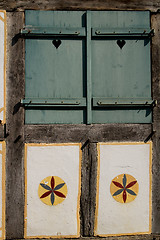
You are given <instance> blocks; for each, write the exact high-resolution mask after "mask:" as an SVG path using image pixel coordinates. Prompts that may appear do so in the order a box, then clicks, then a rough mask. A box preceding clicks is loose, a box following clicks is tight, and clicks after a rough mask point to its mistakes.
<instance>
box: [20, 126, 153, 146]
mask: <svg viewBox="0 0 160 240" xmlns="http://www.w3.org/2000/svg"><path fill="white" fill-rule="evenodd" d="M24 134H25V142H35V143H38V142H46V143H49V142H64V143H65V142H86V141H87V140H89V141H90V142H103V141H104V142H105V141H107V142H108V141H148V140H149V139H150V135H151V134H152V126H151V125H150V124H94V125H85V124H82V125H72V124H71V125H67V124H63V125H61V124H55V125H25V127H24ZM147 139H148V140H147Z"/></svg>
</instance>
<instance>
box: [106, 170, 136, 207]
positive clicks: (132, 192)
mask: <svg viewBox="0 0 160 240" xmlns="http://www.w3.org/2000/svg"><path fill="white" fill-rule="evenodd" d="M138 191H139V185H138V182H137V180H136V179H135V178H134V177H133V176H132V175H129V174H120V175H118V176H116V177H115V178H114V179H113V180H112V182H111V185H110V192H111V195H112V197H113V198H114V199H115V200H116V201H117V202H120V203H129V202H132V201H133V200H134V199H135V198H136V197H137V195H138Z"/></svg>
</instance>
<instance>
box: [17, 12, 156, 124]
mask: <svg viewBox="0 0 160 240" xmlns="http://www.w3.org/2000/svg"><path fill="white" fill-rule="evenodd" d="M25 23H26V26H25V28H24V29H23V30H22V33H23V34H24V36H25V38H26V41H25V43H26V67H25V71H26V81H25V86H26V87H25V99H24V100H23V101H22V102H23V103H24V105H25V107H26V113H25V122H26V123H27V124H45V123H46V124H52V123H73V124H79V123H150V122H152V107H153V106H152V104H153V101H152V99H151V67H150V39H151V36H152V34H151V30H150V14H149V12H148V11H87V12H82V11H78V12H75V11H31V10H27V11H26V13H25Z"/></svg>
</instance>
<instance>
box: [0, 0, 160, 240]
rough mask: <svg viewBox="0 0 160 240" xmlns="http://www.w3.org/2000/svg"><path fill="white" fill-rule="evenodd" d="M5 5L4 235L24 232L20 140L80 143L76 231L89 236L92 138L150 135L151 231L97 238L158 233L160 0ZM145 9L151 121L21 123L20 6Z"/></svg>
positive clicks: (94, 161)
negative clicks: (152, 102)
mask: <svg viewBox="0 0 160 240" xmlns="http://www.w3.org/2000/svg"><path fill="white" fill-rule="evenodd" d="M0 9H2V10H6V11H7V14H6V16H7V66H6V69H7V75H6V124H5V125H1V126H0V140H5V141H6V239H23V237H24V144H25V143H33V142H34V143H44V142H45V143H56V142H57V143H62V142H63V143H65V142H80V143H82V154H83V155H82V173H81V174H82V189H81V190H82V191H81V192H82V195H81V202H80V204H81V212H80V216H81V236H82V238H80V239H84V237H86V238H87V239H91V240H94V239H98V237H94V236H93V230H94V215H95V201H96V173H97V171H96V169H97V151H96V143H97V142H109V141H121V142H123V141H135V142H138V141H144V142H147V141H149V140H152V141H153V160H152V174H153V175H152V234H151V235H138V236H128V237H127V236H121V237H116V238H115V237H107V238H101V239H111V240H113V239H119V240H124V239H125V240H129V239H139V240H142V239H143V240H144V239H147V240H150V239H154V240H159V239H160V187H159V179H160V0H155V1H153V0H152V1H149V0H142V1H138V0H130V1H127V0H123V1H120V0H112V1H111V0H108V1H106V0H90V1H85V0H84V1H80V0H70V1H66V0H55V1H51V0H44V1H40V0H35V1H26V0H21V1H9V0H1V2H0ZM26 9H35V10H150V11H151V28H153V29H155V36H154V37H153V38H152V44H151V51H152V97H153V99H156V100H157V106H156V107H155V108H154V110H153V124H94V125H85V124H83V125H66V124H63V125H58V124H54V125H24V109H23V107H22V106H21V103H20V100H21V99H23V98H24V82H25V78H24V69H25V60H24V55H25V49H24V40H23V39H21V38H19V31H20V29H22V28H23V26H24V10H26Z"/></svg>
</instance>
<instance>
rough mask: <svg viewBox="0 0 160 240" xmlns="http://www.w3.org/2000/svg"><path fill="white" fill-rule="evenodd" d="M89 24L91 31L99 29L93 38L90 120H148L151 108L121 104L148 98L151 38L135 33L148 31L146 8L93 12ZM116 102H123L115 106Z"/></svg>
mask: <svg viewBox="0 0 160 240" xmlns="http://www.w3.org/2000/svg"><path fill="white" fill-rule="evenodd" d="M92 28H93V29H92V34H94V33H95V31H99V32H100V34H99V35H97V36H96V35H94V37H93V39H92V97H93V112H92V114H93V116H92V119H93V123H113V122H114V123H116V122H118V123H149V122H151V110H150V109H144V108H143V107H142V108H138V107H135V108H132V107H128V108H126V106H125V107H124V105H125V104H127V103H129V102H133V103H134V102H137V101H144V102H145V101H148V100H151V72H150V39H149V38H145V37H144V38H143V37H142V38H141V37H139V36H138V37H137V36H135V34H136V32H141V33H142V34H143V32H145V31H149V29H150V15H149V12H147V11H146V12H135V11H110V12H109V11H107V12H92ZM94 30H95V31H94ZM129 32H130V33H131V34H130V35H129ZM106 33H115V34H116V36H114V35H112V36H110V37H108V35H107V34H106ZM124 33H128V36H123V34H124ZM132 34H133V36H132ZM118 40H119V42H120V43H121V44H122V45H121V47H119V45H118V44H117V41H118ZM123 44H124V46H123ZM97 102H101V103H102V104H101V105H98V104H97ZM115 102H116V103H119V102H122V103H123V104H122V106H121V107H118V105H117V107H116V108H115V106H114V103H115ZM107 103H112V104H113V105H112V106H111V105H110V107H109V105H108V104H107Z"/></svg>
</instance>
